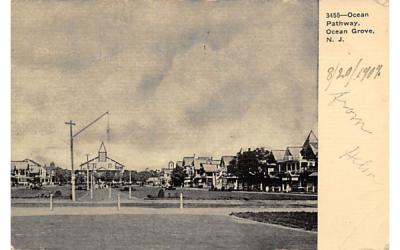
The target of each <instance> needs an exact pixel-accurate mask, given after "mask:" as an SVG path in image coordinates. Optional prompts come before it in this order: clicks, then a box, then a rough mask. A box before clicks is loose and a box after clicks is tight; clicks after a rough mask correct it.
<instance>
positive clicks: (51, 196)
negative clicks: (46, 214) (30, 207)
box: [50, 194, 53, 211]
mask: <svg viewBox="0 0 400 250" xmlns="http://www.w3.org/2000/svg"><path fill="white" fill-rule="evenodd" d="M50 211H53V194H50Z"/></svg>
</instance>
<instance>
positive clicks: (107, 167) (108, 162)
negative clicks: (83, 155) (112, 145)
mask: <svg viewBox="0 0 400 250" xmlns="http://www.w3.org/2000/svg"><path fill="white" fill-rule="evenodd" d="M80 167H81V168H82V170H86V169H87V168H89V170H96V171H119V172H123V171H124V168H125V166H124V165H123V164H122V163H119V162H118V161H116V160H113V159H111V158H110V157H108V154H107V150H106V146H105V145H104V142H101V145H100V148H99V151H98V152H97V156H96V157H94V158H92V159H90V160H88V161H86V162H84V163H82V164H81V165H80Z"/></svg>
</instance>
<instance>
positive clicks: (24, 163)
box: [11, 159, 42, 169]
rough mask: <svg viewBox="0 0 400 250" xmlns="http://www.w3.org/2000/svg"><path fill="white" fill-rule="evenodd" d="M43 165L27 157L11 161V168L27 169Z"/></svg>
mask: <svg viewBox="0 0 400 250" xmlns="http://www.w3.org/2000/svg"><path fill="white" fill-rule="evenodd" d="M28 165H29V167H34V166H36V167H41V166H42V165H40V164H39V163H37V162H36V161H34V160H31V159H25V160H22V161H11V168H14V167H15V168H16V169H26V168H27V167H28Z"/></svg>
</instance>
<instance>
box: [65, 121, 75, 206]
mask: <svg viewBox="0 0 400 250" xmlns="http://www.w3.org/2000/svg"><path fill="white" fill-rule="evenodd" d="M65 124H67V125H69V132H70V146H71V147H70V148H71V185H72V201H75V170H74V136H73V133H72V126H75V123H73V122H72V121H71V120H70V121H69V122H65Z"/></svg>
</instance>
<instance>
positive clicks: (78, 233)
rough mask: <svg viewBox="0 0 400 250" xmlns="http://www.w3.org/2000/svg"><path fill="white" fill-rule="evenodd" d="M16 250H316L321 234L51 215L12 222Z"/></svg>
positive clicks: (223, 219) (232, 223)
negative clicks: (318, 237)
mask: <svg viewBox="0 0 400 250" xmlns="http://www.w3.org/2000/svg"><path fill="white" fill-rule="evenodd" d="M11 242H12V244H13V246H14V247H15V248H18V249H189V250H190V249H301V250H308V249H317V234H315V233H310V232H305V231H295V230H291V229H287V228H279V227H275V226H271V225H268V224H262V223H254V222H250V223H248V222H246V221H243V220H237V219H235V218H234V217H231V216H226V215H189V214H186V215H180V214H175V215H163V214H131V215H50V216H22V217H12V218H11Z"/></svg>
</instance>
